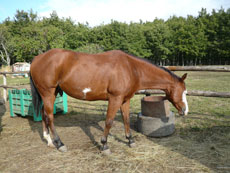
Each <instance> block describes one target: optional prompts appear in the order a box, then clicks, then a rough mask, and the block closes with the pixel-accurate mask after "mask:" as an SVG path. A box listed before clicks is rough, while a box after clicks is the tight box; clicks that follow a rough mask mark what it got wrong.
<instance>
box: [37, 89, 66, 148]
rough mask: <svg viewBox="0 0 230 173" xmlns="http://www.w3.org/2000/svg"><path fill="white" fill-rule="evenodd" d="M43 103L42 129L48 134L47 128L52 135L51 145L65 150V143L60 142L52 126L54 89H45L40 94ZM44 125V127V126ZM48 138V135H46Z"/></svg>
mask: <svg viewBox="0 0 230 173" xmlns="http://www.w3.org/2000/svg"><path fill="white" fill-rule="evenodd" d="M41 96H42V100H43V104H44V116H43V124H44V125H43V130H45V131H44V133H45V132H47V134H49V133H48V132H49V129H50V130H51V132H52V135H53V145H54V146H55V147H56V148H57V149H58V150H59V151H62V152H65V151H67V149H66V147H65V145H64V144H63V143H62V141H61V139H60V137H59V136H58V134H57V132H56V129H55V126H54V115H53V106H54V101H55V98H56V96H55V89H49V90H46V91H45V93H44V94H42V95H41ZM44 126H45V127H44ZM48 139H49V136H48ZM48 143H49V141H48Z"/></svg>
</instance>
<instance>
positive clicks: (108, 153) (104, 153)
mask: <svg viewBox="0 0 230 173" xmlns="http://www.w3.org/2000/svg"><path fill="white" fill-rule="evenodd" d="M101 153H102V154H103V155H106V156H108V155H110V154H111V151H110V149H106V150H102V151H101Z"/></svg>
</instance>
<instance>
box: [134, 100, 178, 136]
mask: <svg viewBox="0 0 230 173" xmlns="http://www.w3.org/2000/svg"><path fill="white" fill-rule="evenodd" d="M174 124H175V116H174V114H173V112H171V111H170V108H169V102H168V100H166V99H165V97H162V96H149V97H144V98H143V99H142V100H141V113H140V114H139V115H138V118H137V127H138V131H139V132H141V133H143V134H144V135H146V136H150V137H164V136H168V135H171V134H172V133H173V132H174V131H175V125H174Z"/></svg>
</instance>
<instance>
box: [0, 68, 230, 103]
mask: <svg viewBox="0 0 230 173" xmlns="http://www.w3.org/2000/svg"><path fill="white" fill-rule="evenodd" d="M165 67H166V68H168V69H169V70H171V71H213V72H230V68H226V67H223V66H216V67H211V66H165ZM22 73H24V74H25V73H26V74H28V73H29V72H28V71H20V72H0V75H3V85H0V87H2V88H3V99H4V101H7V88H18V87H13V86H8V85H7V80H6V76H7V75H9V74H22ZM136 94H164V92H163V91H160V90H140V91H138V92H137V93H136ZM187 95H189V96H203V97H223V98H230V92H212V91H188V94H187Z"/></svg>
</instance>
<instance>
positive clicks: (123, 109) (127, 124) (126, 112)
mask: <svg viewBox="0 0 230 173" xmlns="http://www.w3.org/2000/svg"><path fill="white" fill-rule="evenodd" d="M129 106H130V99H129V100H127V101H126V102H125V103H123V104H122V105H121V113H122V117H123V121H124V126H125V136H126V139H128V140H129V146H130V147H135V142H134V140H133V137H132V134H131V132H130V117H129Z"/></svg>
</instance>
